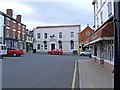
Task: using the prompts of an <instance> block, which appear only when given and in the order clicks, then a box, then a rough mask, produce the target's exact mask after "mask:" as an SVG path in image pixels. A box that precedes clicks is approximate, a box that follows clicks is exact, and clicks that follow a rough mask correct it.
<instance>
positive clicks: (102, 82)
mask: <svg viewBox="0 0 120 90" xmlns="http://www.w3.org/2000/svg"><path fill="white" fill-rule="evenodd" d="M78 68H79V83H80V85H79V86H80V88H113V85H114V76H113V75H112V73H111V72H110V71H108V70H106V69H105V68H103V67H101V66H100V65H98V64H96V63H94V62H92V61H91V60H78Z"/></svg>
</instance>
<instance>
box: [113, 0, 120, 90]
mask: <svg viewBox="0 0 120 90" xmlns="http://www.w3.org/2000/svg"><path fill="white" fill-rule="evenodd" d="M114 30H115V31H114V33H115V36H114V47H115V49H114V90H117V89H118V88H120V85H119V84H120V0H118V1H116V0H114Z"/></svg>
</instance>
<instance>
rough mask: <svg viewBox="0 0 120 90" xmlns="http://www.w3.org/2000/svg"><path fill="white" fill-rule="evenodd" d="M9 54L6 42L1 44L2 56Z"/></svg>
mask: <svg viewBox="0 0 120 90" xmlns="http://www.w3.org/2000/svg"><path fill="white" fill-rule="evenodd" d="M6 55H7V48H6V45H5V44H0V56H1V58H3V57H4V56H6Z"/></svg>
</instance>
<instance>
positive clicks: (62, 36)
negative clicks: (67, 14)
mask: <svg viewBox="0 0 120 90" xmlns="http://www.w3.org/2000/svg"><path fill="white" fill-rule="evenodd" d="M78 32H80V25H62V26H43V27H42V26H41V27H37V28H36V29H35V30H34V46H33V48H34V49H36V51H37V52H47V51H48V50H52V49H62V50H63V52H64V54H71V53H73V51H76V52H77V51H78Z"/></svg>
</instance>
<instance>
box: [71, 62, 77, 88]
mask: <svg viewBox="0 0 120 90" xmlns="http://www.w3.org/2000/svg"><path fill="white" fill-rule="evenodd" d="M76 67H77V61H75V65H74V73H73V74H74V75H73V80H72V90H74V88H75V79H76V70H77V69H76Z"/></svg>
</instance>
